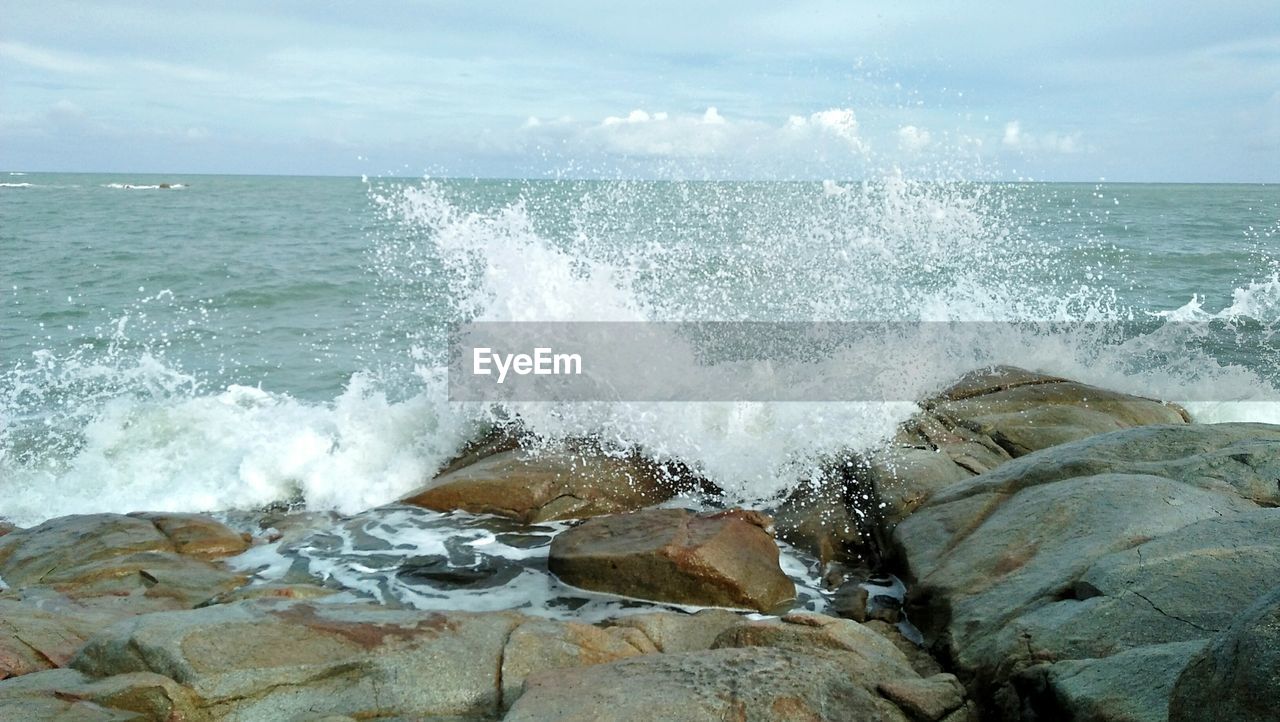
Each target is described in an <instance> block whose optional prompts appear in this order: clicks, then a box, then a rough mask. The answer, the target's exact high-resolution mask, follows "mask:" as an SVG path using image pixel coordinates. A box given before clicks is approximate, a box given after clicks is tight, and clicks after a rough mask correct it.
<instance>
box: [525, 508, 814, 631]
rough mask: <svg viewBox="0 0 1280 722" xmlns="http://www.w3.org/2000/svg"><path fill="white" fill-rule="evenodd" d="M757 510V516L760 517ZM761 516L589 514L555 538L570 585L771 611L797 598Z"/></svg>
mask: <svg viewBox="0 0 1280 722" xmlns="http://www.w3.org/2000/svg"><path fill="white" fill-rule="evenodd" d="M757 516H758V515H757ZM760 523H761V519H759V518H751V519H749V520H744V519H743V518H742V514H741V513H737V512H734V513H722V514H714V515H702V516H696V515H694V514H692V513H690V512H688V511H686V510H683V509H650V510H646V511H640V512H635V513H631V514H618V515H614V516H608V517H598V518H596V519H591V520H589V521H587V522H585V523H583V524H581V525H579V526H576V527H574V528H572V529H569V530H568V531H565V532H563V533H561V534H560V535H559V536H557V537H556V538H555V540H554V541H553V542H552V543H551V551H550V557H549V559H548V564H549V566H550V569H551V571H552V572H553V573H555V574H556V575H557V576H558V577H560V578H561V579H562V580H563V581H565V582H566V583H568V584H572V585H574V586H577V587H582V588H584V589H591V590H594V591H599V592H608V593H612V594H622V595H626V596H631V597H639V598H642V599H654V600H657V601H666V602H676V603H680V604H699V605H708V606H720V607H735V608H745V609H756V610H760V611H767V610H772V609H776V608H778V607H780V606H782V605H783V604H785V603H786V602H787V601H789V600H791V599H793V598H794V597H795V585H794V584H793V583H792V582H791V580H789V579H788V578H787V576H786V575H785V574H783V573H782V569H781V568H780V567H779V566H778V556H779V554H778V547H777V544H775V543H774V541H773V539H772V537H770V535H769V534H768V533H767V532H766V531H764V529H762V528H761V527H760V525H759V524H760Z"/></svg>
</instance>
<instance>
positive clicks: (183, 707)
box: [0, 669, 205, 722]
mask: <svg viewBox="0 0 1280 722" xmlns="http://www.w3.org/2000/svg"><path fill="white" fill-rule="evenodd" d="M199 708H200V701H199V699H198V698H197V697H196V696H195V694H193V693H192V692H191V690H189V689H187V688H186V687H183V686H182V685H180V684H178V683H176V682H174V681H173V680H171V679H168V678H166V677H162V676H160V675H158V674H151V673H148V672H141V673H137V674H121V675H115V676H111V677H105V678H103V679H98V680H95V679H91V678H89V677H87V676H85V675H83V674H81V673H80V672H76V671H74V670H70V669H57V670H50V671H47V672H39V673H36V674H29V675H26V676H23V677H19V678H16V679H9V680H5V681H3V682H0V719H7V720H37V719H41V720H52V719H57V720H64V719H65V720H77V721H79V720H84V721H85V722H91V721H92V722H96V721H98V720H102V721H103V722H107V721H110V722H115V721H117V720H131V721H136V720H140V719H149V720H202V719H205V717H204V715H203V714H202V713H201V712H200V711H199Z"/></svg>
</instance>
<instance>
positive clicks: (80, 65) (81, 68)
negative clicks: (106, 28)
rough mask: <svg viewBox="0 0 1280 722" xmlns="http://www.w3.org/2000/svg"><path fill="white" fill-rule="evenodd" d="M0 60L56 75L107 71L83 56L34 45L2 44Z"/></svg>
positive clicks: (100, 64) (0, 46)
mask: <svg viewBox="0 0 1280 722" xmlns="http://www.w3.org/2000/svg"><path fill="white" fill-rule="evenodd" d="M0 58H4V59H5V60H11V61H13V62H15V63H19V64H21V65H26V66H29V67H32V68H39V69H40V70H50V71H53V72H55V73H79V74H83V73H97V72H101V71H102V70H105V66H104V65H103V64H102V63H99V62H97V61H94V60H92V59H90V58H86V57H84V56H82V55H74V54H71V53H61V52H56V51H53V50H46V49H44V48H38V47H36V46H34V45H27V44H25V43H14V42H0Z"/></svg>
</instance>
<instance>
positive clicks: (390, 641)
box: [72, 598, 737, 722]
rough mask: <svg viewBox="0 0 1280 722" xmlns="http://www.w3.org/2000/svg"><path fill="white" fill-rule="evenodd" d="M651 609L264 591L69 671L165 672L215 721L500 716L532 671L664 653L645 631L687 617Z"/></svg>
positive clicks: (119, 636) (195, 614)
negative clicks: (557, 610) (487, 605)
mask: <svg viewBox="0 0 1280 722" xmlns="http://www.w3.org/2000/svg"><path fill="white" fill-rule="evenodd" d="M646 616H650V617H651V618H650V619H649V620H648V621H647V622H646V623H644V624H639V625H636V626H632V627H623V626H614V627H607V628H601V627H595V626H590V625H586V624H579V623H574V622H560V621H553V620H547V619H538V618H533V617H527V616H524V615H522V614H518V613H515V612H486V613H467V612H452V611H451V612H422V611H416V610H402V609H399V610H393V609H387V608H384V607H380V606H378V605H373V604H338V603H311V602H307V601H298V600H290V599H281V598H277V599H268V598H263V599H256V600H250V601H241V602H231V603H227V604H220V605H217V606H210V607H204V608H201V609H196V610H191V611H181V612H160V613H155V614H148V615H143V616H140V617H133V618H130V619H126V620H124V621H121V622H119V623H117V624H115V625H114V626H112V627H110V628H108V629H107V630H105V631H104V632H102V633H101V634H99V635H97V636H95V637H93V638H92V639H90V640H89V642H88V643H87V644H85V645H84V647H83V648H82V649H81V651H80V652H79V654H78V655H77V656H76V657H75V659H74V660H73V662H72V667H73V668H74V669H75V670H77V671H79V672H82V673H84V674H86V675H89V676H90V677H109V676H110V675H118V674H122V673H133V672H148V673H154V674H156V675H163V676H164V677H167V678H169V679H172V680H174V681H176V682H177V683H180V684H182V685H185V686H186V687H188V688H190V690H191V691H192V692H193V693H194V694H195V695H198V696H199V698H200V700H201V702H200V713H201V714H204V715H207V716H208V717H210V718H213V719H229V720H253V721H255V722H256V721H257V720H264V721H270V720H292V719H298V718H305V719H313V718H317V717H321V716H323V715H347V716H350V717H354V718H357V719H366V718H370V717H379V718H381V717H399V718H409V719H418V718H422V717H432V718H434V717H449V718H466V719H493V718H495V717H497V716H498V715H499V714H500V713H501V711H502V710H503V709H505V708H506V707H507V706H510V704H511V703H512V702H514V701H515V700H516V699H517V698H518V697H519V695H520V691H521V689H522V685H523V681H524V679H525V677H526V676H527V675H529V674H530V673H533V672H544V671H546V670H552V669H559V668H562V667H566V668H567V667H581V666H586V665H594V664H601V663H606V662H613V661H615V660H621V659H626V658H629V657H635V656H639V655H642V654H651V653H656V652H657V650H656V649H655V648H654V646H653V645H652V644H651V643H650V641H649V639H648V637H647V636H646V635H645V634H644V633H642V632H641V631H640V629H641V628H645V627H650V628H666V629H676V628H679V627H680V625H681V622H675V623H667V622H660V621H658V620H657V619H656V617H657V615H646ZM670 616H672V617H678V618H683V619H687V620H692V619H693V618H694V617H698V616H699V615H670ZM719 616H720V615H711V616H709V617H706V618H703V619H701V620H697V622H696V624H707V623H710V621H711V620H712V619H713V618H717V617H719ZM730 616H733V615H730ZM734 618H735V620H736V619H737V617H734ZM690 628H691V627H690ZM703 636H704V637H705V634H704V635H703Z"/></svg>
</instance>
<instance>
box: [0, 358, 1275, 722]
mask: <svg viewBox="0 0 1280 722" xmlns="http://www.w3.org/2000/svg"><path fill="white" fill-rule="evenodd" d="M921 409H922V410H921V412H920V413H919V414H918V415H917V416H916V417H915V418H913V419H912V420H910V421H909V422H908V423H906V424H904V425H903V427H902V428H901V429H900V431H899V433H898V435H897V436H896V437H895V438H894V439H892V440H891V442H890V443H888V444H887V445H886V446H885V447H884V448H883V449H880V450H879V451H877V452H875V453H873V454H870V455H859V454H852V453H850V454H848V455H846V456H843V457H839V458H833V459H830V460H828V463H827V472H826V473H824V474H822V475H821V476H820V478H815V479H813V480H811V481H812V483H809V484H805V485H802V486H801V487H800V489H799V490H798V491H796V492H795V493H793V494H792V495H791V496H790V497H788V498H785V499H779V500H777V502H776V503H775V504H773V505H772V508H769V509H763V510H743V509H734V508H729V509H725V508H719V507H718V505H717V503H716V499H717V496H716V490H715V489H714V487H712V486H711V485H709V484H708V483H707V482H705V481H704V480H701V479H698V478H697V476H696V474H694V473H692V472H691V471H690V470H689V469H685V468H683V467H680V466H678V465H673V464H667V465H657V464H653V463H651V462H648V461H646V460H645V459H644V457H643V456H642V455H640V454H636V453H628V454H617V453H608V450H605V449H601V448H598V447H597V446H596V445H595V444H593V443H592V442H590V441H587V440H583V441H581V442H580V443H576V444H569V445H566V446H564V447H563V448H559V449H557V450H555V451H551V452H546V451H540V450H537V449H534V448H531V447H530V445H529V444H527V443H525V442H524V440H522V439H521V438H520V436H519V434H518V433H513V432H511V431H510V430H506V431H503V430H497V431H495V432H494V433H493V434H491V435H490V436H488V437H486V438H484V439H480V440H477V441H476V442H475V443H474V444H472V445H471V447H469V448H468V449H466V450H465V451H464V453H463V454H461V455H460V456H459V458H458V459H457V460H456V461H455V462H454V463H452V464H450V465H449V466H448V467H446V468H445V469H444V470H442V472H441V473H440V474H439V475H438V476H437V477H436V478H435V479H432V480H430V481H429V482H428V483H426V484H425V485H424V487H423V488H422V489H421V490H419V491H418V492H416V493H414V494H412V495H410V496H408V497H406V498H405V499H404V500H403V502H404V503H405V504H407V505H409V506H405V507H396V508H395V509H400V510H405V511H395V510H394V509H393V510H392V512H393V513H396V514H401V513H409V511H408V510H411V509H412V508H413V507H421V508H425V509H431V510H434V512H440V513H442V514H446V515H448V516H441V517H439V518H438V519H437V518H436V517H435V516H433V517H432V519H436V520H437V521H439V523H441V524H448V523H453V524H457V525H461V524H462V523H463V520H464V519H472V517H471V516H469V515H477V514H478V515H484V516H483V517H482V519H495V518H496V519H495V520H494V521H493V522H492V523H491V522H482V521H476V522H475V523H477V524H480V523H483V524H487V526H484V527H483V529H478V530H476V531H475V532H474V533H473V534H472V536H470V537H468V540H464V541H463V542H458V543H457V544H453V545H452V546H451V545H450V544H444V545H442V547H441V550H440V553H439V554H437V555H433V556H432V555H429V556H427V557H422V556H418V557H404V552H403V551H399V552H398V551H397V550H398V547H397V545H396V542H395V534H396V533H397V531H396V527H394V525H388V524H385V523H383V524H382V527H385V528H384V529H382V532H380V533H383V534H384V536H381V537H377V538H376V539H374V540H373V542H376V543H373V542H371V547H372V548H373V549H374V552H371V553H370V554H371V555H377V557H378V559H379V560H380V561H379V563H380V564H382V565H383V566H386V567H388V568H392V569H393V570H394V573H395V574H396V575H398V578H407V579H411V580H416V581H418V582H422V583H423V584H425V585H426V586H424V587H422V589H424V590H426V591H425V592H423V595H422V599H435V600H436V601H437V602H438V601H439V599H440V598H442V597H441V596H440V595H443V594H445V593H446V592H448V591H450V590H462V591H465V592H467V593H470V594H472V596H470V597H466V599H470V600H481V599H484V597H485V595H489V596H490V597H492V596H493V595H494V593H495V592H494V590H495V589H496V588H497V585H498V584H499V582H502V583H506V582H511V580H512V579H523V578H525V577H522V576H520V575H536V574H541V575H544V576H547V577H548V578H550V575H554V578H555V579H557V582H556V583H558V584H562V585H568V587H567V588H576V589H579V590H586V591H583V592H582V594H584V595H591V594H594V595H597V596H598V595H614V596H613V597H610V598H612V599H615V600H616V605H617V606H616V607H611V609H617V610H619V611H620V613H618V614H614V615H611V616H609V617H608V618H604V619H599V618H595V617H594V616H591V615H588V614H587V613H586V610H587V609H588V606H581V600H576V599H575V600H567V601H565V600H557V601H556V603H555V605H554V609H552V608H550V605H546V604H542V603H540V602H539V603H535V602H532V601H528V600H526V601H525V603H524V604H510V605H506V606H508V607H511V608H494V607H493V606H482V605H480V604H478V603H468V604H458V605H457V608H448V609H441V608H425V607H424V604H421V603H414V602H413V600H409V601H408V602H406V601H405V600H404V599H402V598H399V597H397V596H396V595H394V594H392V593H390V591H389V588H388V587H387V586H386V585H385V584H382V585H381V586H379V585H377V584H373V585H368V586H361V585H355V584H353V583H351V582H350V581H349V577H346V576H343V575H342V574H339V573H337V571H336V569H335V570H334V571H333V572H332V573H330V572H325V573H317V571H316V569H317V567H315V566H299V565H297V564H293V565H290V564H289V563H286V562H278V561H277V562H271V563H266V562H262V561H261V559H263V558H266V557H265V556H264V550H271V549H286V548H287V549H293V550H295V551H296V552H297V554H299V555H303V554H311V555H312V556H314V554H316V553H318V552H316V551H315V550H317V549H320V548H321V547H323V546H324V544H325V543H329V544H331V545H338V544H341V543H348V542H349V539H348V537H350V536H351V535H353V534H355V532H348V531H343V530H344V529H346V527H332V528H334V529H338V530H339V531H330V532H326V534H327V535H328V536H327V537H325V538H324V539H319V538H318V537H315V536H308V534H311V533H313V532H314V530H315V529H317V528H319V527H320V525H322V524H330V525H332V524H335V523H337V522H335V518H334V517H333V516H332V515H324V514H314V513H305V512H294V513H289V512H280V511H271V512H263V513H260V514H222V515H215V516H216V517H217V518H215V517H214V516H206V515H196V514H170V513H137V514H129V515H118V514H96V515H88V516H69V517H61V518H56V519H52V520H50V521H48V522H45V523H44V524H41V525H39V526H36V527H32V528H28V529H19V528H12V527H9V526H5V525H0V579H2V580H3V583H4V589H3V591H2V592H0V719H14V720H43V719H75V720H215V719H217V720H221V719H230V720H254V721H257V720H341V719H359V720H367V719H388V720H409V719H445V720H528V721H533V720H538V721H541V720H584V721H585V720H614V721H618V722H621V721H624V720H654V719H663V720H688V721H689V722H694V721H701V720H717V721H718V720H833V721H837V720H891V721H898V720H901V721H911V722H938V721H940V720H946V721H947V722H960V721H961V720H1116V721H1120V720H1152V721H1157V720H1177V721H1179V722H1182V721H1188V722H1189V721H1191V720H1232V721H1234V720H1250V721H1254V720H1258V721H1260V720H1276V719H1280V713H1278V712H1277V711H1276V709H1277V702H1276V700H1280V651H1278V650H1280V427H1275V426H1267V425H1261V424H1219V425H1198V424H1194V423H1190V419H1189V418H1188V416H1187V414H1186V413H1185V412H1184V411H1182V410H1181V409H1179V408H1177V407H1176V406H1172V405H1169V404H1166V403H1162V402H1160V401H1156V400H1151V399H1143V398H1138V397H1133V396H1127V395H1124V394H1119V393H1115V392H1112V391H1107V390H1104V389H1099V388H1094V387H1089V386H1087V385H1084V384H1080V383H1077V382H1073V381H1070V380H1067V379H1060V378H1055V377H1050V376H1044V375H1040V374H1035V373H1031V372H1028V371H1023V370H1020V369H1012V368H996V369H988V370H984V371H982V372H976V373H974V374H971V375H969V376H967V377H965V378H963V379H961V380H959V381H958V382H957V383H956V384H955V385H954V386H952V387H951V388H950V389H948V390H947V391H945V392H943V393H942V394H940V395H939V396H938V397H936V398H933V399H929V400H926V401H925V402H923V403H922V404H921ZM685 507H695V508H692V509H687V508H685ZM392 512H389V513H392ZM420 513H422V514H428V513H433V512H420ZM463 515H467V516H463ZM437 516H438V515H437ZM377 523H380V522H374V523H373V525H374V526H376V525H377ZM433 523H435V522H433ZM467 523H471V522H467ZM325 528H330V527H325ZM361 528H362V529H363V528H365V527H361ZM339 532H341V533H339ZM400 533H405V532H403V530H402V531H401V532H400ZM343 534H346V535H347V536H342V535H343ZM492 539H499V540H501V542H502V543H503V544H506V545H509V546H508V547H506V548H510V549H512V550H515V551H513V552H512V554H513V556H515V557H518V559H519V561H520V564H521V565H513V566H511V567H509V568H505V567H502V568H500V567H499V566H497V565H493V564H486V563H481V562H475V563H469V564H455V563H452V560H453V558H454V557H453V556H451V554H455V552H457V551H458V550H457V549H456V548H455V547H456V546H458V545H462V546H466V545H467V544H480V543H489V542H490V541H491V540H492ZM325 540H327V541H325ZM344 540H346V541H344ZM792 551H794V553H795V554H798V555H803V559H804V560H806V561H807V562H808V564H809V567H810V568H809V569H808V572H807V573H808V574H810V576H811V577H812V578H813V580H814V583H815V584H816V585H818V586H819V587H821V588H822V591H821V592H820V593H816V596H817V597H819V598H817V599H814V600H809V601H808V602H806V601H805V600H804V599H803V598H802V597H804V594H803V592H804V590H803V589H802V588H801V587H799V586H797V583H796V581H795V578H794V575H792V576H788V574H787V573H786V570H785V569H784V567H786V566H787V563H788V562H787V559H789V558H790V557H787V554H790V553H791V552H792ZM784 552H786V553H785V554H784ZM397 554H400V556H397ZM455 556H456V555H455ZM281 558H283V557H281ZM297 558H301V557H297ZM368 558H372V556H370V557H368ZM273 559H275V558H274V557H273ZM369 564H370V565H372V564H373V562H369ZM347 566H356V565H354V564H348V565H347ZM267 567H271V568H272V569H274V570H275V571H274V572H273V573H270V574H269V573H267V572H266V571H264V570H265V569H266V568H267ZM278 567H279V568H278ZM280 568H282V569H280ZM899 580H900V585H901V586H895V585H898V584H899ZM512 583H515V582H512ZM516 588H519V587H518V586H517V587H516ZM892 589H905V594H894V593H890V591H891V590H892ZM886 590H890V591H886ZM437 592H439V594H436V593H437ZM431 594H436V596H435V597H431V596H430V595H431ZM459 598H461V597H459ZM806 604H807V606H808V609H805V608H804V607H805V605H806ZM438 606H439V604H436V607H438ZM499 606H501V605H499ZM698 608H702V609H701V611H698ZM479 609H493V611H478V610H479ZM621 612H625V613H621Z"/></svg>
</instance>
